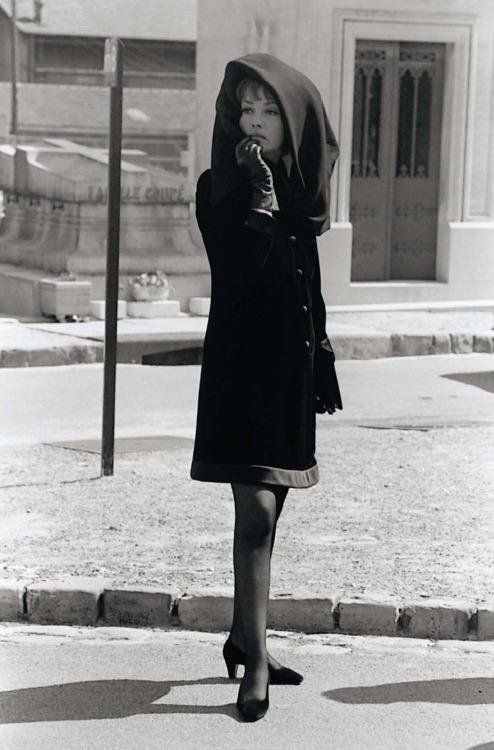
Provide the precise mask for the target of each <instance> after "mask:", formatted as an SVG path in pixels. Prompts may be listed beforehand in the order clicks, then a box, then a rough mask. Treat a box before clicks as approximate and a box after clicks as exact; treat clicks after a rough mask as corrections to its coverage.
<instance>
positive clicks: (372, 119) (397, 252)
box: [350, 41, 444, 281]
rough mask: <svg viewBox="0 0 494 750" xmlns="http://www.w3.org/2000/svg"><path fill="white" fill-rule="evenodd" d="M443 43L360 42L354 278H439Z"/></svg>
mask: <svg viewBox="0 0 494 750" xmlns="http://www.w3.org/2000/svg"><path fill="white" fill-rule="evenodd" d="M443 71H444V45H441V44H424V43H418V42H417V43H416V42H413V43H411V42H369V41H365V42H364V41H361V42H358V43H357V48H356V55H355V88H354V115H353V148H352V178H351V195H350V221H351V222H352V224H353V248H352V281H371V280H374V281H377V280H390V279H434V278H435V263H436V233H437V207H438V188H439V155H440V145H441V144H440V134H441V110H442V98H443V80H444V74H443Z"/></svg>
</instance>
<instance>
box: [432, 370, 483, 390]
mask: <svg viewBox="0 0 494 750" xmlns="http://www.w3.org/2000/svg"><path fill="white" fill-rule="evenodd" d="M441 377H442V378H447V379H448V380H458V381H459V382H460V383H465V385H474V386H476V387H477V388H482V390H484V391H488V392H489V393H494V371H484V372H452V373H449V374H448V375H441Z"/></svg>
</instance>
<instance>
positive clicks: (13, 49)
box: [10, 0, 17, 147]
mask: <svg viewBox="0 0 494 750" xmlns="http://www.w3.org/2000/svg"><path fill="white" fill-rule="evenodd" d="M11 7H12V20H11V25H10V68H11V72H10V75H11V111H10V134H11V136H12V137H13V138H12V140H13V145H14V146H15V147H17V2H16V0H12V6H11Z"/></svg>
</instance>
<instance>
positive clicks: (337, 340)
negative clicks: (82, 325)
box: [0, 332, 494, 367]
mask: <svg viewBox="0 0 494 750" xmlns="http://www.w3.org/2000/svg"><path fill="white" fill-rule="evenodd" d="M203 342H204V334H202V333H197V334H194V335H191V334H190V333H188V334H183V335H180V334H179V333H169V334H161V335H159V336H154V335H152V334H146V335H142V336H129V335H126V336H125V337H123V338H122V339H121V340H119V342H118V351H117V360H118V362H121V363H141V362H142V361H143V358H145V360H144V361H145V363H146V359H147V360H148V362H147V363H148V364H175V365H179V364H200V360H201V356H200V355H201V353H202V352H201V350H202V347H203ZM331 343H332V345H333V349H334V352H335V355H336V359H337V360H338V359H381V358H383V357H410V356H424V355H429V354H430V355H433V354H472V353H477V352H478V353H487V354H489V353H492V352H493V351H494V332H493V333H492V334H491V333H490V332H488V333H483V334H473V333H441V334H432V333H430V334H414V333H386V332H381V333H379V332H369V333H365V334H338V333H335V334H333V335H332V336H331ZM153 355H154V357H153ZM102 359H103V344H102V343H100V342H98V341H94V340H93V341H91V340H84V339H82V338H81V339H80V344H66V345H64V346H54V347H52V348H50V347H43V348H41V349H36V348H22V346H20V347H19V348H12V349H9V348H6V349H4V350H3V351H0V367H44V366H52V365H69V364H77V363H92V362H101V361H102Z"/></svg>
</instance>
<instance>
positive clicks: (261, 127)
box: [191, 54, 342, 721]
mask: <svg viewBox="0 0 494 750" xmlns="http://www.w3.org/2000/svg"><path fill="white" fill-rule="evenodd" d="M216 113H217V114H216V121H215V125H214V131H213V144H212V159H211V169H209V170H207V171H206V172H204V173H203V174H202V175H201V176H200V177H199V180H198V183H197V195H196V215H197V220H198V224H199V228H200V230H201V234H202V237H203V240H204V244H205V247H206V252H207V255H208V259H209V263H210V267H211V280H212V290H211V309H210V314H209V320H208V326H207V331H206V336H205V340H204V353H203V365H202V370H201V381H200V388H199V403H198V412H197V425H196V437H195V444H194V453H193V459H192V466H191V477H192V478H193V479H197V480H200V481H206V482H228V483H230V484H231V487H232V491H233V498H234V503H235V531H234V542H233V560H234V571H235V598H234V612H233V622H232V627H231V632H230V635H229V637H228V640H227V641H226V643H225V645H224V648H223V655H224V658H225V662H226V664H227V668H228V674H229V676H230V677H233V676H235V675H236V669H237V665H238V664H244V665H245V671H244V676H243V679H242V682H241V684H240V688H239V693H238V699H237V706H238V709H239V711H240V714H241V715H242V716H243V718H244V719H246V720H250V721H254V720H256V719H259V718H261V717H262V716H264V714H265V713H266V711H267V709H268V705H269V695H268V686H269V682H271V683H272V684H274V683H277V684H280V683H284V684H286V683H291V684H297V683H299V682H301V680H302V676H301V675H299V674H298V673H297V672H294V671H293V670H291V669H288V668H287V667H283V666H282V665H281V664H279V662H277V661H276V660H275V659H274V658H273V657H272V656H271V655H270V654H269V653H268V652H267V650H266V617H267V605H268V599H269V583H270V558H271V553H272V550H273V544H274V539H275V534H276V524H277V521H278V518H279V516H280V513H281V510H282V508H283V503H284V501H285V498H286V495H287V492H288V489H289V488H290V487H294V488H305V487H311V486H312V485H314V484H316V483H317V482H318V480H319V475H318V466H317V461H316V458H315V455H314V451H315V426H316V421H315V413H316V411H317V412H319V413H324V412H328V413H330V414H333V413H334V411H335V408H339V409H341V408H342V404H341V397H340V392H339V388H338V382H337V378H336V373H335V369H334V354H333V350H332V348H331V344H330V342H329V339H328V337H327V334H326V330H325V326H326V308H325V304H324V301H323V298H322V296H321V282H320V270H319V259H318V254H317V245H316V235H320V234H322V233H323V232H324V231H326V230H327V229H329V226H330V224H329V180H330V176H331V172H332V169H333V165H334V162H335V159H336V157H337V155H338V147H337V144H336V141H335V139H334V135H333V133H332V130H331V127H330V125H329V122H328V119H327V116H326V113H325V110H324V107H323V104H322V101H321V97H320V94H319V92H318V91H317V89H316V87H315V86H314V85H313V84H312V82H311V81H310V80H309V79H308V78H306V77H305V76H304V75H302V74H301V73H299V72H298V71H297V70H295V69H294V68H292V67H290V66H289V65H286V64H285V63H283V62H281V61H280V60H278V59H277V58H275V57H273V56H271V55H267V54H250V55H246V56H244V57H241V58H239V59H237V60H233V61H232V62H230V63H228V65H227V66H226V70H225V77H224V80H223V83H222V86H221V89H220V92H219V95H218V98H217V102H216Z"/></svg>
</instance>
